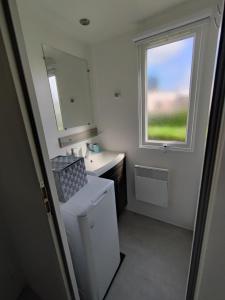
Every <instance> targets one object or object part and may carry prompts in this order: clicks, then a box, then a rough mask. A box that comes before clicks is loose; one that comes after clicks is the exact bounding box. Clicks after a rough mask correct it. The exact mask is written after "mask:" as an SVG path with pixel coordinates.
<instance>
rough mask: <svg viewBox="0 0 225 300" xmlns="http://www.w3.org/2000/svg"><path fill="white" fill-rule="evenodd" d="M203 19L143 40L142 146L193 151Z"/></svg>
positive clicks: (141, 45)
mask: <svg viewBox="0 0 225 300" xmlns="http://www.w3.org/2000/svg"><path fill="white" fill-rule="evenodd" d="M201 35H202V22H199V23H197V25H196V24H195V25H192V26H190V25H189V26H186V27H182V28H181V29H175V30H170V31H169V32H167V33H162V34H159V35H157V36H156V35H154V37H152V38H148V39H147V40H146V39H144V40H141V41H140V42H139V56H140V74H139V75H140V77H139V79H140V85H139V87H140V107H139V111H140V147H145V148H159V149H165V148H166V149H174V150H175V149H176V150H185V151H192V150H193V139H194V131H195V123H196V100H197V97H196V94H197V86H199V82H197V80H198V79H199V78H198V65H199V60H200V43H201Z"/></svg>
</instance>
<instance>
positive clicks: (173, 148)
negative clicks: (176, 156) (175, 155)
mask: <svg viewBox="0 0 225 300" xmlns="http://www.w3.org/2000/svg"><path fill="white" fill-rule="evenodd" d="M139 149H149V150H159V151H162V152H169V151H176V152H194V149H193V147H188V146H187V145H184V146H183V147H182V146H179V145H174V144H173V145H169V144H167V145H163V144H161V143H160V144H158V145H157V144H151V143H148V144H139Z"/></svg>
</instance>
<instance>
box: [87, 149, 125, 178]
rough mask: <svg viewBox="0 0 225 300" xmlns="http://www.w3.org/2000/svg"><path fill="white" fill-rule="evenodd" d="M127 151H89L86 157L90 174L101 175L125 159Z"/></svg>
mask: <svg viewBox="0 0 225 300" xmlns="http://www.w3.org/2000/svg"><path fill="white" fill-rule="evenodd" d="M124 157H125V153H119V152H113V151H104V150H103V151H102V152H100V153H94V152H91V151H90V152H89V154H88V157H87V158H85V159H84V161H85V166H86V170H87V173H88V174H89V175H94V176H101V175H102V174H104V173H105V172H107V171H108V170H110V169H111V168H113V167H114V166H116V165H117V164H118V163H119V162H121V161H122V160H123V158H124Z"/></svg>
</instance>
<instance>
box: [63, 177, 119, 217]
mask: <svg viewBox="0 0 225 300" xmlns="http://www.w3.org/2000/svg"><path fill="white" fill-rule="evenodd" d="M87 179H88V183H87V184H86V185H85V186H84V187H83V188H82V189H81V190H79V192H77V193H76V194H75V195H74V196H73V197H71V198H70V199H69V200H68V201H67V202H65V203H62V202H61V203H60V209H61V210H63V211H64V212H67V213H69V214H70V215H73V216H74V217H78V216H85V215H87V213H88V211H89V210H90V209H91V207H93V206H94V205H96V201H97V199H98V198H100V197H101V196H102V195H103V194H104V193H105V191H107V190H109V189H111V188H112V187H113V186H114V182H113V181H112V180H109V179H104V178H99V177H96V176H89V175H88V176H87Z"/></svg>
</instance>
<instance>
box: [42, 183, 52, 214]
mask: <svg viewBox="0 0 225 300" xmlns="http://www.w3.org/2000/svg"><path fill="white" fill-rule="evenodd" d="M41 195H42V200H43V202H44V206H45V209H46V212H47V214H51V206H50V203H49V201H48V193H47V190H46V187H45V186H42V187H41Z"/></svg>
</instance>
